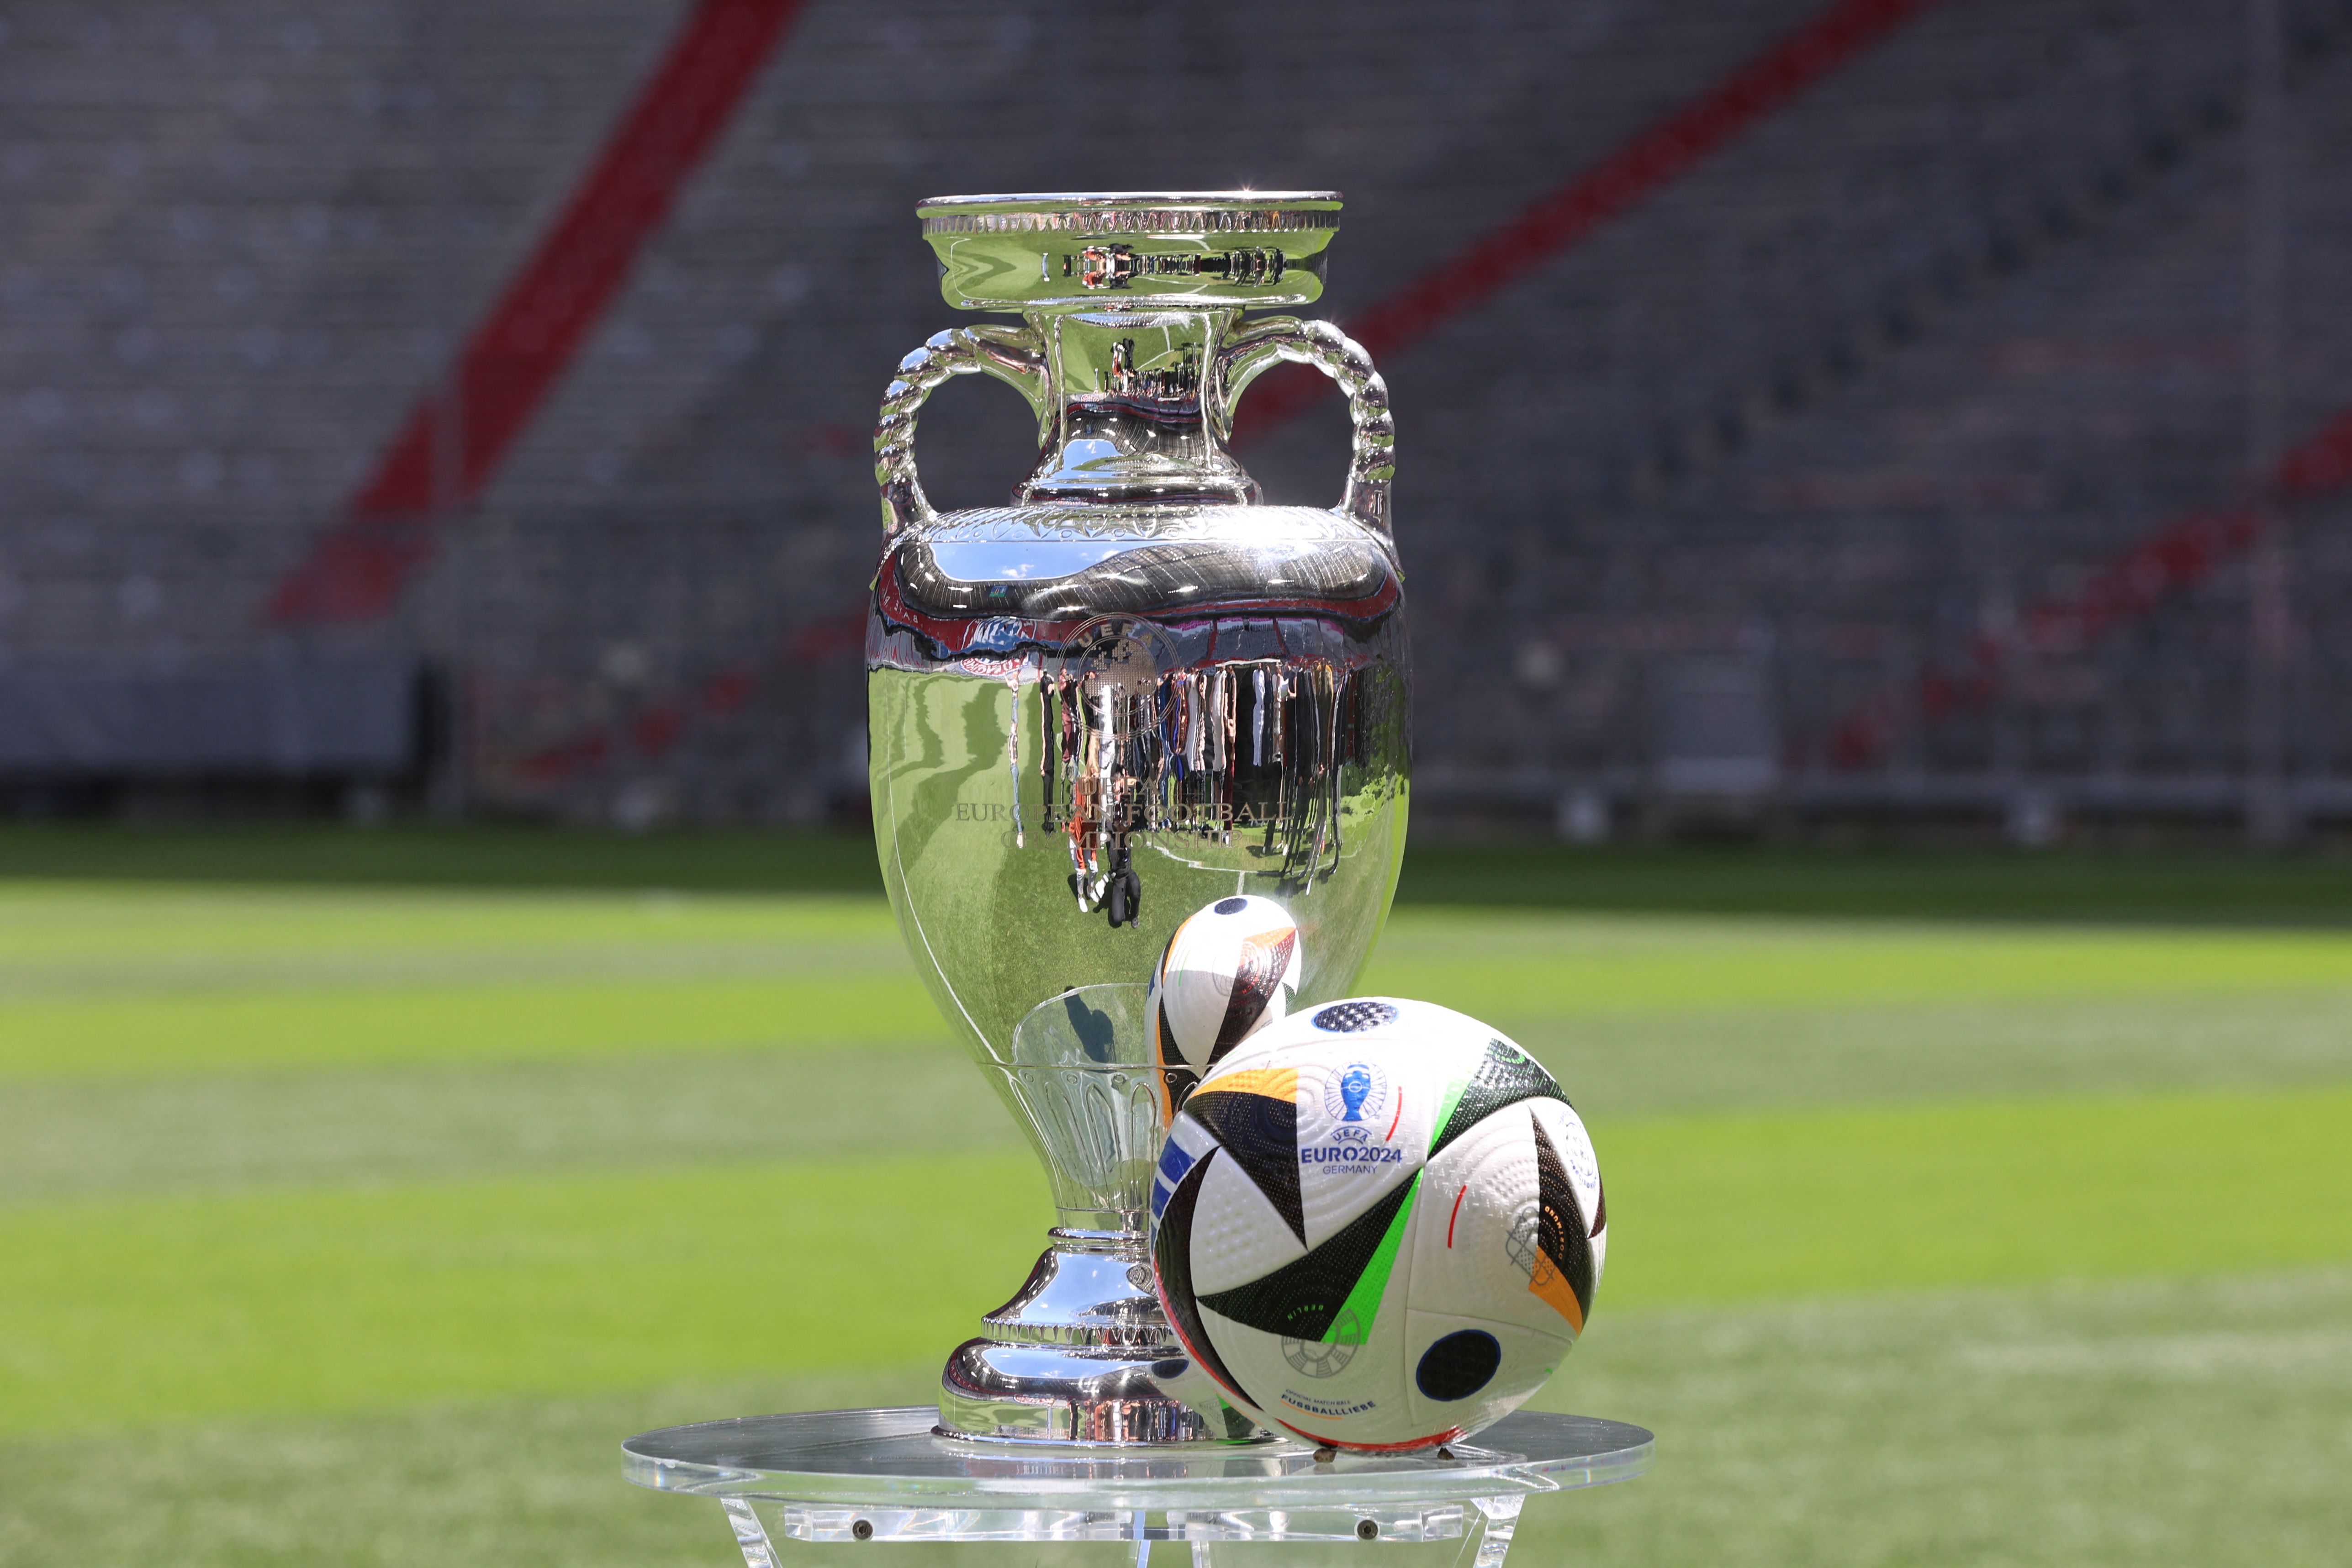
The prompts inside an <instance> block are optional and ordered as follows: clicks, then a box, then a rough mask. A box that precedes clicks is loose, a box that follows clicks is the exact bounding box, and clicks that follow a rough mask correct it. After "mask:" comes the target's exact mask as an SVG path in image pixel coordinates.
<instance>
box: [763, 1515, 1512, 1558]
mask: <svg viewBox="0 0 2352 1568" xmlns="http://www.w3.org/2000/svg"><path fill="white" fill-rule="evenodd" d="M719 1507H721V1508H723V1509H725V1510H726V1511H727V1522H728V1523H729V1524H730V1525H731V1526H733V1527H734V1530H735V1544H736V1545H738V1546H740V1547H741V1548H742V1549H743V1568H776V1549H775V1548H774V1547H773V1546H772V1545H770V1544H769V1543H768V1531H767V1528H766V1527H765V1526H764V1525H762V1524H761V1522H760V1516H759V1515H758V1514H756V1513H753V1512H752V1511H751V1504H750V1503H748V1502H745V1501H744V1500H742V1499H741V1498H740V1497H722V1498H720V1499H719ZM1481 1568H1484V1564H1483V1563H1482V1564H1481Z"/></svg>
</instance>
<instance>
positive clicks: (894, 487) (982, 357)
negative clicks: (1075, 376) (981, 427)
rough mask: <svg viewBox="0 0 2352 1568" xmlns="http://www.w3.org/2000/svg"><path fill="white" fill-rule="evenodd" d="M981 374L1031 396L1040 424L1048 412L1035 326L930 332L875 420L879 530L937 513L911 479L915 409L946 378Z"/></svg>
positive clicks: (1041, 343)
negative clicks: (880, 508)
mask: <svg viewBox="0 0 2352 1568" xmlns="http://www.w3.org/2000/svg"><path fill="white" fill-rule="evenodd" d="M972 371H986V372H987V373H988V374H990V375H992V376H994V377H995V378H996V379H997V380H998V381H1001V382H1004V383H1005V384H1007V385H1008V386H1011V387H1012V388H1013V389H1014V390H1015V391H1017V392H1020V393H1021V394H1022V395H1023V396H1024V397H1025V398H1027V399H1028V400H1029V406H1030V409H1031V411H1032V412H1033V413H1035V414H1036V415H1037V417H1038V422H1039V424H1040V426H1041V427H1042V426H1043V424H1044V423H1045V416H1046V406H1045V384H1046V376H1045V337H1044V335H1043V334H1041V333H1039V332H1038V331H1037V330H1036V329H1034V327H1028V326H1021V327H955V328H950V329H948V330H947V331H944V332H934V333H932V334H931V336H930V337H929V339H927V340H925V341H924V343H923V346H922V347H921V348H919V349H917V350H915V351H914V352H913V353H911V354H908V356H907V357H906V358H905V359H903V360H901V361H898V375H897V376H896V377H895V378H893V379H892V381H891V382H890V384H889V386H888V387H887V388H886V389H884V391H883V393H882V415H881V417H880V419H878V420H877V421H876V422H875V425H874V480H875V483H876V484H877V485H879V486H881V487H882V532H883V536H884V537H885V538H889V537H892V536H895V535H896V534H897V533H898V530H899V529H900V528H906V527H907V526H908V525H909V524H913V523H928V522H929V521H930V520H931V519H932V518H934V517H938V516H939V514H938V513H937V512H935V511H933V510H932V509H931V503H930V502H929V500H928V499H927V498H925V497H924V495H923V486H922V481H920V480H919V479H918V478H916V476H915V414H916V412H917V411H918V410H919V409H920V408H921V407H922V406H923V400H924V399H926V398H928V397H929V396H930V395H931V393H932V392H934V391H935V390H936V389H938V388H939V387H940V385H941V384H942V383H944V382H946V381H947V380H948V378H949V377H950V376H961V375H969V374H971V372H972Z"/></svg>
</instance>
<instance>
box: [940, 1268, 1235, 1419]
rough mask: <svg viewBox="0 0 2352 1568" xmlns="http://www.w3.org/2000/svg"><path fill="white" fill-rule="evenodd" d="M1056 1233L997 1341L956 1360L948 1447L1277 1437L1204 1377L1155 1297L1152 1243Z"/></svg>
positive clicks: (945, 1377) (945, 1390)
mask: <svg viewBox="0 0 2352 1568" xmlns="http://www.w3.org/2000/svg"><path fill="white" fill-rule="evenodd" d="M1049 1234H1050V1235H1051V1237H1052V1239H1053V1242H1054V1245H1053V1246H1051V1247H1049V1248H1047V1249H1045V1253H1044V1255H1043V1256H1041V1257H1040V1258H1039V1259H1038V1260H1037V1266H1036V1267H1035V1268H1034V1269H1032V1270H1030V1271H1029V1280H1028V1282H1027V1283H1026V1284H1024V1285H1023V1286H1022V1287H1021V1289H1020V1291H1017V1292H1016V1293H1015V1294H1014V1295H1013V1299H1012V1300H1011V1301H1007V1302H1005V1303H1004V1305H1003V1306H1001V1307H999V1308H997V1309H996V1311H994V1312H991V1313H989V1314H988V1315H987V1317H986V1318H984V1319H983V1320H982V1322H983V1323H984V1324H985V1326H986V1327H987V1328H988V1330H989V1333H987V1334H986V1335H983V1336H982V1337H981V1338H979V1339H972V1340H967V1341H965V1342H964V1343H962V1344H961V1345H959V1346H957V1347H956V1351H955V1354H953V1355H950V1357H948V1364H947V1370H946V1371H945V1372H944V1373H943V1374H942V1375H940V1427H939V1430H940V1434H941V1435H942V1436H945V1437H964V1438H971V1439H976V1440H981V1441H995V1442H1024V1443H1100V1444H1116V1445H1121V1446H1137V1445H1145V1444H1160V1443H1199V1442H1225V1443H1230V1442H1249V1441H1255V1440H1258V1439H1261V1438H1263V1437H1265V1436H1266V1434H1265V1433H1264V1432H1262V1431H1260V1429H1259V1428H1258V1427H1257V1426H1256V1425H1255V1423H1254V1422H1252V1421H1250V1420H1249V1419H1248V1418H1247V1417H1245V1416H1242V1415H1241V1414H1240V1413H1239V1412H1238V1411H1235V1410H1233V1409H1231V1408H1230V1407H1228V1406H1224V1405H1223V1403H1222V1402H1220V1401H1218V1400H1217V1399H1216V1397H1215V1395H1214V1392H1213V1387H1212V1386H1211V1385H1209V1384H1208V1381H1207V1379H1206V1378H1205V1377H1202V1375H1200V1374H1198V1373H1197V1372H1195V1371H1194V1370H1193V1367H1192V1358H1191V1357H1190V1356H1188V1355H1186V1354H1184V1349H1183V1346H1182V1345H1181V1343H1179V1342H1178V1341H1177V1338H1176V1335H1175V1333H1174V1332H1173V1331H1172V1330H1171V1329H1170V1328H1169V1326H1168V1321H1167V1319H1166V1318H1165V1317H1163V1316H1162V1315H1161V1314H1160V1301H1159V1299H1158V1298H1157V1297H1156V1296H1154V1295H1153V1294H1152V1289H1151V1265H1150V1262H1149V1261H1147V1260H1146V1255H1145V1251H1144V1241H1143V1238H1142V1237H1140V1236H1139V1235H1136V1234H1133V1233H1130V1232H1127V1231H1117V1230H1065V1229H1056V1230H1054V1231H1052V1232H1050V1233H1049ZM1187 1394H1189V1395H1191V1396H1192V1399H1191V1400H1188V1399H1187V1398H1186V1397H1185V1396H1186V1395H1187ZM1194 1401H1197V1403H1194ZM1203 1406H1205V1408H1203Z"/></svg>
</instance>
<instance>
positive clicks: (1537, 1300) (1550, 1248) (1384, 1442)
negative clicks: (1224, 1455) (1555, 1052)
mask: <svg viewBox="0 0 2352 1568" xmlns="http://www.w3.org/2000/svg"><path fill="white" fill-rule="evenodd" d="M1151 1207H1152V1259H1153V1263H1154V1265H1155V1268H1156V1270H1157V1273H1158V1280H1159V1289H1160V1302H1161V1304H1162V1306H1163V1307H1164V1308H1165V1309H1166V1311H1167V1313H1168V1321H1169V1322H1170V1323H1171V1325H1173V1327H1174V1328H1175V1331H1176V1333H1177V1335H1178V1337H1179V1338H1180V1339H1181V1340H1182V1342H1183V1343H1184V1348H1185V1349H1186V1351H1187V1352H1188V1353H1189V1354H1191V1356H1192V1360H1193V1362H1194V1364H1196V1366H1197V1368H1198V1370H1199V1371H1201V1372H1202V1373H1205V1374H1206V1375H1208V1376H1209V1377H1211V1378H1213V1379H1214V1381H1215V1383H1216V1385H1218V1388H1219V1390H1220V1392H1221V1393H1222V1394H1223V1396H1224V1397H1225V1398H1227V1399H1228V1400H1229V1401H1230V1402H1231V1403H1232V1404H1234V1406H1237V1407H1238V1408H1240V1409H1242V1410H1244V1412H1246V1413H1247V1414H1249V1415H1250V1416H1253V1417H1255V1419H1256V1420H1258V1421H1259V1422H1261V1423H1262V1424H1264V1425H1265V1426H1267V1427H1274V1428H1276V1429H1279V1430H1286V1431H1288V1432H1291V1433H1295V1434H1296V1435H1297V1436H1299V1437H1306V1438H1308V1439H1310V1440H1312V1441H1314V1442H1316V1443H1326V1444H1330V1445H1333V1446H1335V1447H1339V1448H1365V1449H1399V1448H1426V1447H1429V1446H1431V1445H1433V1444H1438V1443H1448V1442H1453V1441H1454V1440H1456V1439H1458V1438H1461V1437H1467V1436H1469V1435H1470V1434H1471V1433H1474V1432H1475V1431H1477V1430H1479V1429H1480V1428H1481V1427H1486V1426H1488V1425H1490V1424H1492V1423H1493V1422H1495V1421H1497V1420H1499V1419H1501V1418H1502V1417H1503V1416H1507V1415H1508V1414H1509V1413H1510V1412H1511V1411H1513V1410H1515V1409H1517V1407H1518V1406H1520V1405H1521V1404H1522V1403H1524V1402H1525V1401H1526V1400H1527V1398H1528V1396H1530V1395H1532V1394H1533V1393H1535V1391H1536V1390H1537V1389H1538V1388H1539V1387H1541V1386H1542V1385H1543V1383H1544V1380H1545V1379H1546V1378H1548V1377H1549V1376H1550V1375H1551V1374H1552V1373H1553V1371H1554V1370H1555V1369H1557V1368H1558V1367H1559V1364H1560V1360H1561V1358H1562V1357H1564V1356H1566V1355H1567V1354H1568V1353H1569V1350H1570V1347H1571V1346H1573V1345H1574V1344H1575V1343H1576V1339H1577V1336H1578V1335H1579V1334H1580V1333H1582V1332H1583V1329H1584V1323H1585V1319H1586V1316H1587V1314H1589V1313H1590V1312H1591V1310H1592V1294H1593V1291H1594V1289H1595V1287H1597V1286H1598V1285H1599V1284H1600V1281H1601V1265H1602V1262H1603V1260H1604V1259H1605V1257H1606V1254H1607V1249H1608V1224H1607V1213H1606V1209H1605V1207H1604V1205H1603V1203H1602V1200H1601V1169H1600V1165H1599V1162H1598V1161H1597V1160H1596V1159H1595V1158H1594V1155H1593V1152H1592V1143H1591V1138H1590V1137H1588V1136H1587V1135H1586V1133H1585V1130H1584V1123H1583V1121H1582V1120H1581V1119H1580V1117H1579V1116H1578V1115H1577V1113H1576V1112H1575V1110H1574V1109H1573V1108H1572V1107H1571V1106H1570V1104H1569V1103H1568V1098H1567V1096H1566V1095H1564V1094H1563V1093H1561V1092H1560V1089H1559V1084H1558V1083H1556V1082H1553V1080H1552V1077H1551V1075H1550V1074H1549V1072H1547V1071H1544V1069H1543V1067H1542V1066H1541V1065H1540V1064H1539V1063H1538V1062H1537V1061H1535V1059H1534V1058H1532V1057H1530V1056H1529V1055H1528V1053H1527V1052H1526V1051H1522V1050H1520V1049H1519V1048H1518V1046H1517V1045H1515V1044H1513V1043H1512V1042H1511V1041H1510V1040H1507V1039H1506V1038H1505V1037H1503V1036H1502V1035H1501V1034H1498V1033H1497V1032H1496V1031H1495V1030H1492V1029H1489V1028H1488V1027H1486V1025H1485V1024H1482V1023H1480V1022H1479V1021H1478V1020H1477V1019H1472V1018H1467V1017H1465V1016H1464V1015H1463V1014H1461V1013H1457V1012H1454V1011H1453V1010H1452V1009H1447V1008H1441V1007H1437V1006H1435V1005H1433V1004H1432V1003H1428V1002H1414V1001H1402V1000H1398V999H1396V998H1387V997H1374V998H1358V999H1356V1000H1351V1001H1344V1002H1332V1003H1328V1004H1327V1005H1325V1006H1322V1007H1318V1008H1315V1009H1311V1010H1309V1011H1307V1012H1304V1013H1301V1014H1299V1015H1297V1016H1295V1017H1293V1018H1291V1019H1287V1020H1286V1021H1285V1022H1284V1023H1282V1024H1280V1025H1278V1026H1276V1027H1275V1028H1273V1029H1270V1030H1266V1031H1265V1033H1264V1034H1262V1035H1260V1036H1258V1037H1257V1038H1255V1039H1254V1040H1251V1041H1250V1042H1249V1044H1248V1045H1246V1046H1244V1047H1243V1048H1241V1049H1239V1050H1236V1051H1233V1052H1232V1053H1231V1054H1230V1055H1228V1056H1227V1057H1226V1058H1225V1059H1224V1061H1222V1062H1221V1063H1219V1064H1218V1066H1217V1067H1216V1069H1215V1070H1214V1071H1211V1072H1210V1073H1209V1074H1208V1075H1207V1076H1206V1077H1205V1078H1203V1079H1202V1082H1201V1083H1200V1085H1199V1087H1198V1088H1196V1089H1195V1090H1194V1091H1193V1092H1192V1097H1191V1099H1190V1100H1188V1101H1187V1102H1186V1103H1185V1104H1184V1107H1183V1109H1182V1111H1181V1113H1180V1114H1179V1115H1178V1116H1177V1117H1176V1119H1175V1123H1174V1125H1173V1127H1172V1128H1171V1131H1170V1134H1169V1137H1168V1141H1167V1143H1166V1145H1164V1147H1163V1149H1162V1151H1161V1157H1160V1170H1159V1175H1158V1176H1157V1178H1156V1180H1155V1182H1154V1184H1153V1190H1152V1200H1151Z"/></svg>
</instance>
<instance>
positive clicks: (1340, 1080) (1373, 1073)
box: [1323, 1061, 1389, 1125]
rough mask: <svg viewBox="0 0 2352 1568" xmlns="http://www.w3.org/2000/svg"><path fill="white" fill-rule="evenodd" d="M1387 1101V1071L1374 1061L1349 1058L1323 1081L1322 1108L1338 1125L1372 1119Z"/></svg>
mask: <svg viewBox="0 0 2352 1568" xmlns="http://www.w3.org/2000/svg"><path fill="white" fill-rule="evenodd" d="M1388 1103H1389V1075H1388V1074H1387V1073H1386V1072H1385V1071H1382V1070H1381V1067H1380V1065H1379V1064H1378V1063H1376V1062H1370V1061H1351V1062H1349V1063H1348V1065H1347V1066H1345V1067H1343V1068H1341V1069H1340V1070H1339V1071H1337V1072H1335V1073H1333V1074H1332V1075H1331V1076H1330V1077H1328V1078H1327V1079H1325V1080H1324V1081H1323V1110H1324V1112H1325V1113H1326V1114H1328V1116H1330V1118H1331V1119H1332V1120H1333V1121H1335V1122H1338V1123H1339V1124H1342V1125H1345V1124H1348V1123H1351V1122H1353V1123H1366V1122H1376V1121H1378V1120H1379V1119H1380V1115H1381V1112H1382V1111H1384V1110H1386V1109H1387V1108H1388Z"/></svg>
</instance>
